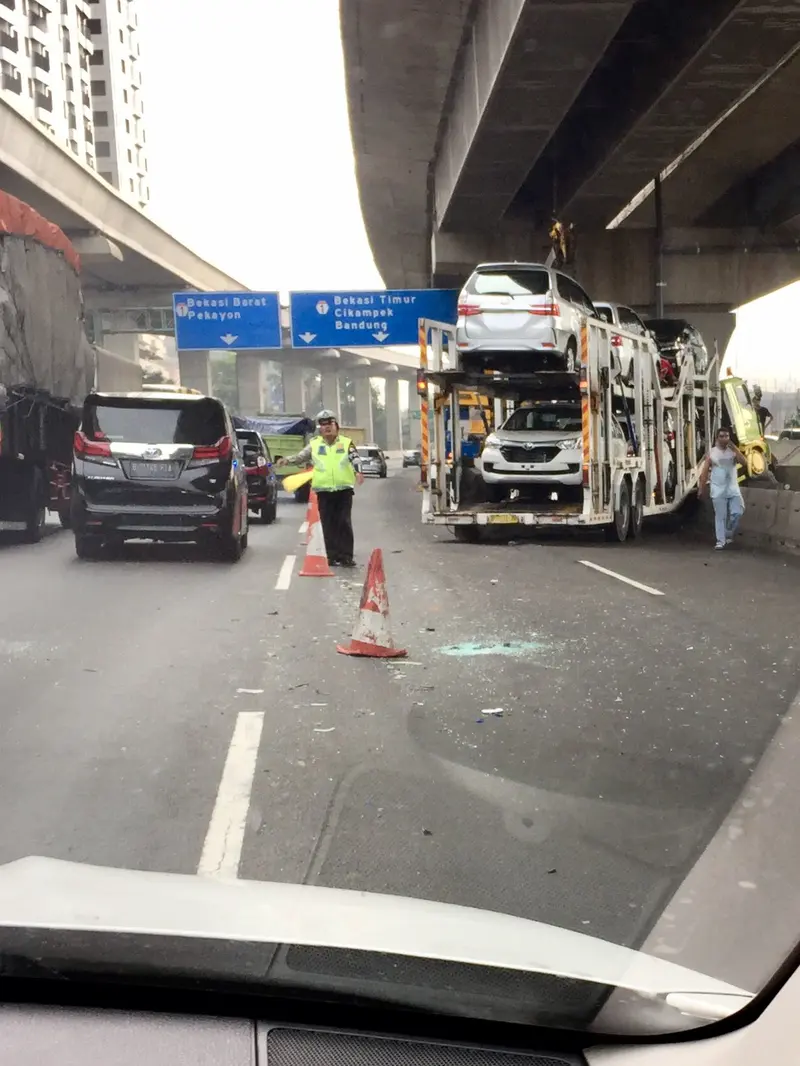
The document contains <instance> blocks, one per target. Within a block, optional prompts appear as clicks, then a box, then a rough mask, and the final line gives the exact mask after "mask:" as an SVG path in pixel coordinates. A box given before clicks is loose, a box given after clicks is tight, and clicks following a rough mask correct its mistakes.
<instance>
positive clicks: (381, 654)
mask: <svg viewBox="0 0 800 1066" xmlns="http://www.w3.org/2000/svg"><path fill="white" fill-rule="evenodd" d="M336 650H337V651H340V652H341V653H342V655H366V656H369V657H370V658H373V659H400V658H402V657H403V656H404V655H408V652H407V651H404V650H403V649H402V648H396V647H395V646H394V641H393V640H392V629H391V625H390V624H389V594H388V593H387V591H386V575H385V574H384V572H383V552H382V551H381V549H380V548H376V549H375V551H374V552H373V553H372V555H371V556H370V559H369V566H368V567H367V577H366V580H365V581H364V588H363V591H362V593H361V603H360V604H359V608H358V621H357V622H356V625H355V629H354V630H353V639H352V640H351V641H350V644H349V645H348V646H347V647H346V648H345V647H343V646H342V645H341V644H337V646H336Z"/></svg>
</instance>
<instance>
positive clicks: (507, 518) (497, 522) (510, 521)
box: [489, 514, 519, 526]
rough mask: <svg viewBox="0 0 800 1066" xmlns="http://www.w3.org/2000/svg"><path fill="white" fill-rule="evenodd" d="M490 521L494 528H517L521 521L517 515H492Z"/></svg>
mask: <svg viewBox="0 0 800 1066" xmlns="http://www.w3.org/2000/svg"><path fill="white" fill-rule="evenodd" d="M489 521H490V522H491V524H492V525H493V526H515V525H517V523H518V522H519V519H518V518H517V516H516V515H515V514H490V515H489Z"/></svg>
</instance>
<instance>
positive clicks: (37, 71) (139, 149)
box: [0, 0, 150, 207]
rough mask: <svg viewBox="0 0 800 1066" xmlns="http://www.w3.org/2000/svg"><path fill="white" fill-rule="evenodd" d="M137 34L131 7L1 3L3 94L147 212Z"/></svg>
mask: <svg viewBox="0 0 800 1066" xmlns="http://www.w3.org/2000/svg"><path fill="white" fill-rule="evenodd" d="M137 30H138V16H137V12H136V0H0V95H1V96H2V97H3V99H5V100H7V101H9V102H10V103H11V104H12V105H13V106H14V107H16V108H17V110H19V111H21V112H22V113H23V114H24V115H26V116H27V117H28V118H29V119H31V121H33V122H36V123H37V124H39V125H40V126H41V127H43V128H44V129H45V130H47V131H48V132H49V133H50V134H51V135H52V136H53V137H54V138H55V139H56V140H57V141H58V142H59V143H60V144H62V145H63V146H64V147H65V148H68V149H69V150H70V151H72V152H73V153H74V154H75V156H76V157H77V158H78V159H80V160H81V161H82V162H84V163H86V164H87V165H88V166H90V167H92V168H93V169H95V170H96V171H97V172H98V173H99V174H100V176H101V177H103V178H104V179H105V180H106V181H108V182H109V183H110V184H111V185H113V186H115V187H116V188H117V189H119V191H120V192H121V193H122V194H123V195H124V196H125V197H126V198H127V199H129V200H131V201H132V202H133V203H136V204H138V205H139V206H140V207H144V206H145V205H146V204H147V202H148V200H149V198H150V188H149V181H148V176H147V158H146V154H145V152H146V150H145V133H144V122H143V103H142V78H141V71H140V62H139V56H140V48H139V42H138V33H137Z"/></svg>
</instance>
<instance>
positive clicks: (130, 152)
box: [128, 148, 133, 163]
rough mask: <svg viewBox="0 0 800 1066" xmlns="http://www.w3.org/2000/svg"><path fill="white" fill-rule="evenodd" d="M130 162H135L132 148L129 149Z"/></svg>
mask: <svg viewBox="0 0 800 1066" xmlns="http://www.w3.org/2000/svg"><path fill="white" fill-rule="evenodd" d="M128 162H129V163H132V162H133V152H132V151H131V150H130V148H129V149H128Z"/></svg>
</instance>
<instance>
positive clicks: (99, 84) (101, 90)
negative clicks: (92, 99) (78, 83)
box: [92, 81, 106, 96]
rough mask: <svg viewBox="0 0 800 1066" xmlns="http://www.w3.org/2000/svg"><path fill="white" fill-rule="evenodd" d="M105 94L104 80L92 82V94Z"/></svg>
mask: <svg viewBox="0 0 800 1066" xmlns="http://www.w3.org/2000/svg"><path fill="white" fill-rule="evenodd" d="M105 95H106V83H105V82H104V81H93V82H92V96H105Z"/></svg>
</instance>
